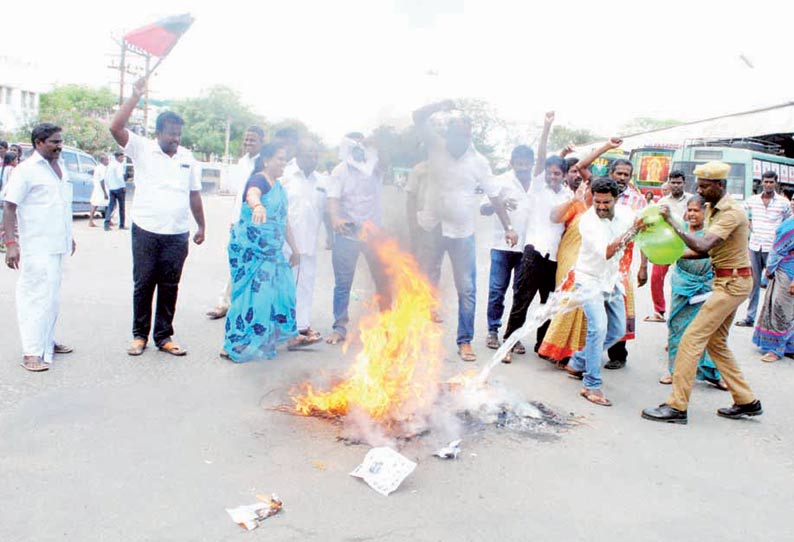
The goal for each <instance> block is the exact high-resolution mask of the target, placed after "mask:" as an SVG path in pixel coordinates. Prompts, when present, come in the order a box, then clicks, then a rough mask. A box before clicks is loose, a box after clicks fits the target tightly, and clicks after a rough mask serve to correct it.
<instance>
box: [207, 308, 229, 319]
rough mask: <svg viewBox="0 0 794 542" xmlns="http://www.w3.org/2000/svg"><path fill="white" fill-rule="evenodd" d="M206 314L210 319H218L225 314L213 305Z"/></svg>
mask: <svg viewBox="0 0 794 542" xmlns="http://www.w3.org/2000/svg"><path fill="white" fill-rule="evenodd" d="M206 314H207V317H208V318H209V319H210V320H220V319H221V318H223V317H224V316H226V311H225V310H221V309H219V308H218V307H215V308H214V309H212V310H209V311H207V312H206Z"/></svg>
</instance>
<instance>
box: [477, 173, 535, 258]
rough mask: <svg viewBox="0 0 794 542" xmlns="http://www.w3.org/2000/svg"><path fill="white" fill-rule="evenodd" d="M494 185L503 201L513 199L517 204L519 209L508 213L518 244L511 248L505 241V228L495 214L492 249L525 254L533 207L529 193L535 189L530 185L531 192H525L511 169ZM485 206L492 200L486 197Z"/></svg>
mask: <svg viewBox="0 0 794 542" xmlns="http://www.w3.org/2000/svg"><path fill="white" fill-rule="evenodd" d="M494 183H495V184H496V185H497V186H498V188H499V196H500V197H501V198H502V200H503V201H506V200H508V199H513V200H515V201H516V203H517V207H516V208H515V210H513V211H508V213H507V214H508V216H510V224H511V225H512V226H513V229H514V230H515V231H516V233H517V234H518V242H517V243H516V244H515V246H512V247H511V246H509V245H508V244H507V241H505V234H506V233H507V232H505V228H504V226H502V221H501V220H499V217H498V216H496V214H494V217H493V226H492V230H491V231H492V232H493V233H492V239H491V248H492V249H495V250H506V251H510V252H523V251H524V244H525V243H524V238H525V236H526V230H527V224H528V222H529V213H530V208H531V206H532V204H531V200H530V196H529V193H528V192H529V191H531V190H532V188H533V187H534V181H533V184H530V187H529V191H528V190H524V186H523V185H522V184H521V181H519V180H518V177H516V174H515V172H514V171H513V170H512V169H511V170H509V171H505V172H504V173H502V174H501V175H499V176H497V177H494ZM482 204H483V205H490V204H491V202H490V200H489V199H488V198H487V197H486V198H485V200H484V201H483V202H482Z"/></svg>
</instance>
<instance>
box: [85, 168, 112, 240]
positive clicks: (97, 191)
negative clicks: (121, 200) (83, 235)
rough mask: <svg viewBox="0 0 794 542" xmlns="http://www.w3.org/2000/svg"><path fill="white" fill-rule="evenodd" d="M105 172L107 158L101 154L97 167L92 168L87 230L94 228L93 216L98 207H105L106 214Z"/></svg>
mask: <svg viewBox="0 0 794 542" xmlns="http://www.w3.org/2000/svg"><path fill="white" fill-rule="evenodd" d="M107 171H108V157H107V155H106V154H103V155H102V156H100V157H99V160H98V161H97V165H96V166H95V167H94V174H93V175H92V176H91V184H92V185H93V186H92V189H91V208H90V209H89V210H88V227H89V228H96V224H95V223H94V215H95V214H96V211H97V208H98V207H100V206H105V212H107V203H108V190H107V187H106V186H105V174H106V173H107Z"/></svg>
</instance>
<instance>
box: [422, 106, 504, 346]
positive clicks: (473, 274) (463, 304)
mask: <svg viewBox="0 0 794 542" xmlns="http://www.w3.org/2000/svg"><path fill="white" fill-rule="evenodd" d="M413 118H414V124H415V125H416V126H417V127H418V128H419V130H420V132H421V134H422V137H423V139H424V141H425V144H426V145H427V150H428V159H427V169H426V175H424V177H423V178H424V179H425V181H424V182H426V183H428V184H427V187H426V188H425V189H424V190H422V191H421V193H422V194H423V199H424V201H423V202H421V203H420V204H418V205H416V207H415V208H417V209H421V212H419V213H418V214H417V217H416V219H417V222H418V225H419V226H420V227H419V232H418V233H419V235H418V245H419V247H418V248H419V250H418V251H419V254H420V257H419V260H420V265H421V266H422V267H423V270H424V272H425V274H426V275H427V277H428V278H429V279H430V281H431V283H432V284H433V285H434V286H437V285H438V281H439V276H440V273H441V263H442V260H443V258H444V253H445V252H446V253H447V254H449V259H450V262H451V263H452V273H453V276H454V280H455V288H456V290H457V292H458V331H457V340H456V342H457V344H458V355H459V356H460V358H461V359H462V360H463V361H476V360H477V356H476V355H475V353H474V350H473V349H472V347H471V341H472V340H473V338H474V311H475V305H476V297H477V290H476V278H477V262H476V259H475V255H476V250H475V244H474V229H475V221H476V216H477V213H478V210H479V207H480V205H479V196H478V195H477V192H476V190H477V188H481V189H482V190H483V191H484V192H485V194H486V195H487V196H488V197H489V198H490V201H491V205H493V209H494V212H495V213H496V215H497V216H498V217H499V221H500V222H501V224H502V227H503V228H504V230H505V241H506V243H507V246H509V247H513V246H515V245H516V243H517V242H518V234H517V233H516V229H515V227H514V226H513V224H512V223H511V221H510V217H509V216H508V214H507V210H506V209H505V207H504V204H503V202H502V198H501V197H500V196H499V187H498V185H497V184H496V183H495V182H494V177H493V173H492V172H491V166H490V164H489V163H488V161H487V160H486V159H485V157H483V156H482V155H481V154H480V153H478V152H477V151H476V150H475V148H474V146H473V144H472V136H471V122H470V121H469V120H468V119H467V118H465V117H463V116H462V115H461V114H460V112H459V111H455V104H454V103H453V102H451V101H445V102H440V103H436V104H431V105H428V106H425V107H422V108H421V109H418V110H416V111H414V114H413ZM409 220H410V219H409Z"/></svg>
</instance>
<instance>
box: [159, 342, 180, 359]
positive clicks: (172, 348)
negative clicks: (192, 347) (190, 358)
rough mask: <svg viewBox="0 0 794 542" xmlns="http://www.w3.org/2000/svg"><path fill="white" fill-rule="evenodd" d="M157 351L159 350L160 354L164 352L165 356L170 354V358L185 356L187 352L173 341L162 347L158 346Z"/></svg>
mask: <svg viewBox="0 0 794 542" xmlns="http://www.w3.org/2000/svg"><path fill="white" fill-rule="evenodd" d="M157 349H158V350H160V352H165V353H166V354H171V355H172V356H184V355H187V350H184V349H183V348H182V347H181V346H179V345H178V344H176V343H175V342H173V341H168V342H167V343H163V344H162V345H160V346H158V347H157Z"/></svg>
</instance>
